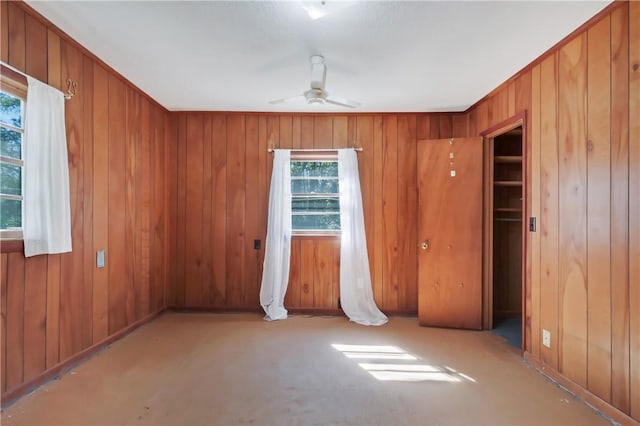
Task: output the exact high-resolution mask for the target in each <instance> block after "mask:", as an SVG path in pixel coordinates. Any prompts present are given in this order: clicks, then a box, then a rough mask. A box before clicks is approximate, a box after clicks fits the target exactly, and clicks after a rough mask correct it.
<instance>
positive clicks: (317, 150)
mask: <svg viewBox="0 0 640 426" xmlns="http://www.w3.org/2000/svg"><path fill="white" fill-rule="evenodd" d="M276 149H279V148H267V152H271V153H272V152H274V151H275V150H276ZM287 149H289V151H296V152H325V151H337V150H339V149H345V148H324V149H323V148H313V149H294V148H287ZM346 149H353V150H354V151H356V152H362V151H364V148H362V147H361V146H354V147H350V148H346Z"/></svg>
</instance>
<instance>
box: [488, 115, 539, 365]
mask: <svg viewBox="0 0 640 426" xmlns="http://www.w3.org/2000/svg"><path fill="white" fill-rule="evenodd" d="M520 126H522V272H521V274H522V301H521V303H522V321H521V322H522V331H521V333H522V344H521V352H522V353H523V354H524V352H525V349H526V345H527V343H528V342H527V338H526V337H527V330H528V326H527V321H526V319H527V316H528V315H529V311H528V309H527V303H526V302H527V294H528V293H527V291H528V290H529V288H530V286H529V282H528V280H527V278H528V277H527V273H526V271H527V268H528V266H529V262H527V258H528V251H527V246H528V238H527V233H528V228H529V226H528V224H529V223H528V222H529V221H528V220H527V218H528V217H529V215H528V209H529V203H528V197H529V192H530V191H529V179H528V178H527V176H528V172H529V167H528V159H529V156H528V148H529V141H528V138H527V111H526V110H525V111H521V112H519V113H518V114H516V115H514V116H512V117H510V118H507V119H506V120H504V121H502V122H500V123H498V124H496V125H494V126H491V127H489V128H488V129H486V130H484V131H482V132H480V136H482V137H483V142H484V143H483V161H484V167H483V170H484V179H483V180H484V182H483V191H484V197H483V198H484V206H483V210H484V214H483V218H484V223H483V238H482V240H483V244H482V246H483V250H482V266H483V268H482V271H483V272H482V296H483V297H482V300H483V303H482V328H483V329H484V330H490V329H492V328H493V256H492V253H493V238H492V237H493V191H492V188H493V141H494V139H495V138H496V137H498V136H501V135H503V134H505V133H507V132H509V131H511V130H513V129H515V128H517V127H520Z"/></svg>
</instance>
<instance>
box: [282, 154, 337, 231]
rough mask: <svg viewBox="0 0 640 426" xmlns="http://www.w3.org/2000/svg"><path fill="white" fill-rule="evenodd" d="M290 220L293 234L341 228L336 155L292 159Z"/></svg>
mask: <svg viewBox="0 0 640 426" xmlns="http://www.w3.org/2000/svg"><path fill="white" fill-rule="evenodd" d="M291 224H292V230H293V232H294V234H309V233H311V234H335V233H338V232H339V231H340V192H339V184H338V161H337V157H336V156H335V155H330V156H319V155H314V156H309V158H301V157H299V156H298V157H296V156H294V157H293V158H292V159H291Z"/></svg>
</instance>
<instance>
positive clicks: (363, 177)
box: [356, 115, 375, 275]
mask: <svg viewBox="0 0 640 426" xmlns="http://www.w3.org/2000/svg"><path fill="white" fill-rule="evenodd" d="M356 125H357V146H360V147H362V148H363V151H362V152H360V153H359V154H358V168H359V174H360V189H361V191H362V205H363V208H364V227H365V232H366V234H367V252H368V254H369V269H370V273H371V274H372V275H373V265H374V262H375V259H374V257H373V256H375V250H374V247H373V242H374V239H373V238H372V237H373V232H374V227H373V220H374V215H373V205H374V204H373V200H374V198H373V190H374V188H373V170H372V169H371V165H372V164H373V151H374V147H373V141H374V136H373V130H374V129H373V116H370V115H361V116H358V117H357V124H356Z"/></svg>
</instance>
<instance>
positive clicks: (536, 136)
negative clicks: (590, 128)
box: [516, 65, 542, 357]
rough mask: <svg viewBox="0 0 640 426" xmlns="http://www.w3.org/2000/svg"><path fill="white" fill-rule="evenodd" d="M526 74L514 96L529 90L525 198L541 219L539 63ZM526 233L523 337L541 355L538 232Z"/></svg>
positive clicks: (531, 211) (534, 214)
mask: <svg viewBox="0 0 640 426" xmlns="http://www.w3.org/2000/svg"><path fill="white" fill-rule="evenodd" d="M528 75H529V76H530V79H529V85H528V87H522V86H526V85H523V84H518V85H516V87H517V91H516V98H517V99H519V98H520V96H522V95H521V94H523V93H529V94H530V96H529V97H530V99H531V107H530V108H527V110H528V111H530V113H529V116H530V117H531V118H530V121H529V123H528V125H527V126H526V127H527V129H530V130H531V137H530V138H526V139H525V140H526V143H527V144H528V147H529V148H530V149H531V156H530V157H529V158H528V160H529V161H530V163H529V167H528V170H529V171H530V175H531V179H530V180H529V182H530V183H529V185H528V187H529V188H531V190H530V191H528V192H529V197H528V198H530V204H528V205H529V208H530V212H529V216H532V217H536V218H538V220H540V180H541V177H540V156H541V154H540V151H541V147H540V144H541V143H540V66H539V65H538V66H536V67H535V68H533V70H532V71H531V73H530V74H528ZM518 82H520V80H519V81H518ZM524 96H526V95H524ZM525 217H526V215H525ZM526 237H527V239H528V241H529V246H530V248H529V250H528V253H529V257H530V259H531V260H530V262H528V263H527V264H529V265H531V267H530V271H531V275H528V274H527V275H526V277H528V276H530V277H531V280H530V281H529V282H528V283H526V286H527V293H529V294H531V304H530V306H528V307H525V309H526V315H527V317H529V318H531V333H530V335H529V336H528V337H529V339H525V343H526V344H528V345H529V347H530V348H531V352H532V353H533V354H534V355H535V356H537V357H540V346H541V344H540V341H541V340H542V333H541V332H540V233H539V232H535V233H528V234H527V236H526ZM525 282H526V281H525ZM525 336H526V335H525Z"/></svg>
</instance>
